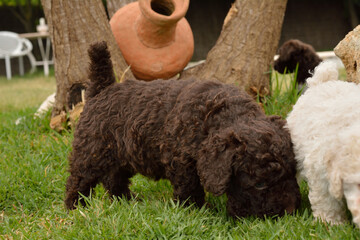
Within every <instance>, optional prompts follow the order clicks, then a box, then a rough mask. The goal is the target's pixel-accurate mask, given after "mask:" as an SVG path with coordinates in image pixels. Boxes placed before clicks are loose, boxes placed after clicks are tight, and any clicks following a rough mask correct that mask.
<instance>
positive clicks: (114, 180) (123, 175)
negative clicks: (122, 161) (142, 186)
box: [101, 169, 134, 199]
mask: <svg viewBox="0 0 360 240" xmlns="http://www.w3.org/2000/svg"><path fill="white" fill-rule="evenodd" d="M133 175H134V174H133V173H132V172H130V171H128V170H126V169H116V170H115V169H112V170H111V172H109V174H107V175H106V176H104V177H103V178H102V180H101V182H102V183H103V185H104V187H105V189H106V190H107V191H108V192H109V194H110V196H116V197H122V196H124V197H126V198H128V199H129V198H130V197H131V192H130V189H129V184H130V178H131V177H132V176H133Z"/></svg>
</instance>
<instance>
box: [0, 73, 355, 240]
mask: <svg viewBox="0 0 360 240" xmlns="http://www.w3.org/2000/svg"><path fill="white" fill-rule="evenodd" d="M39 78H40V76H36V77H34V78H29V79H21V78H19V79H16V80H14V82H13V83H12V84H14V86H13V88H12V89H9V90H8V91H9V92H8V93H7V94H10V95H11V94H14V95H16V92H17V91H18V90H17V87H16V85H19V86H23V85H26V84H28V87H29V88H32V86H31V85H32V83H34V85H37V84H39V82H47V81H48V80H46V79H39ZM50 81H53V80H50ZM281 81H282V75H279V76H278V82H279V83H280V82H281ZM7 84H10V83H8V82H7V80H6V81H3V79H0V89H2V87H3V86H4V85H7ZM39 85H41V84H39ZM290 86H293V85H290ZM278 87H279V86H274V88H273V94H272V96H271V97H268V98H267V99H266V101H267V102H266V104H265V106H264V108H265V109H267V111H282V109H283V108H284V107H285V106H288V105H291V104H292V103H290V100H288V103H287V101H286V98H287V97H285V96H288V97H290V96H289V93H288V91H292V92H293V93H294V89H291V87H290V88H285V89H282V90H281V91H279V93H278V94H275V93H274V92H276V91H278V90H279V89H278V90H276V88H278ZM11 92H12V93H11ZM34 95H37V93H34ZM45 95H46V94H45ZM34 97H35V98H36V101H34V104H33V103H31V104H29V103H28V101H24V102H23V103H21V105H22V106H24V107H23V108H21V109H18V108H10V109H8V107H7V106H4V105H3V102H2V101H0V109H1V111H0V239H360V233H359V231H358V230H357V229H356V228H355V227H354V226H353V225H352V224H344V225H339V226H329V225H328V224H325V223H321V222H319V221H317V220H314V218H313V217H312V215H311V208H310V205H309V202H308V199H307V193H308V189H307V185H306V184H305V183H302V184H301V192H302V198H303V201H302V206H301V208H300V209H299V210H298V211H297V213H296V214H294V215H286V216H284V217H282V218H277V219H276V218H266V219H256V218H253V217H250V218H242V219H236V220H234V219H231V218H229V217H228V216H227V214H226V196H221V197H214V196H212V195H211V194H207V196H206V200H207V202H208V203H209V204H208V206H206V207H203V208H201V209H199V208H196V207H194V206H190V207H184V206H179V205H178V204H176V203H174V202H173V201H172V187H171V185H170V183H169V181H167V180H161V181H158V182H155V181H152V180H149V179H148V178H145V177H142V176H140V175H136V176H135V177H134V178H133V179H132V186H131V190H132V191H133V192H134V193H135V194H136V197H135V198H134V199H133V200H130V201H127V200H123V199H116V200H114V201H111V200H110V198H109V197H108V196H107V194H106V193H105V191H104V189H103V187H102V186H98V187H96V189H95V191H94V192H93V194H92V197H91V198H90V199H87V202H88V203H89V204H88V207H85V208H83V207H80V208H79V209H76V210H74V211H70V212H67V211H66V210H65V208H64V203H63V199H64V191H65V182H66V178H67V177H68V173H67V171H66V170H67V167H68V162H67V156H68V154H69V152H70V151H71V142H72V139H73V134H72V132H71V131H65V132H63V133H62V134H61V135H60V134H58V133H57V132H55V131H53V130H51V129H50V128H49V127H48V126H49V116H50V113H48V114H47V116H46V117H45V118H44V119H34V118H33V113H34V111H35V110H36V108H37V107H38V105H39V104H40V103H41V102H42V100H43V97H40V96H34ZM0 98H1V95H0ZM19 98H22V96H19ZM295 98H296V97H295V96H291V99H292V100H291V101H294V99H295ZM274 102H277V103H274ZM10 105H11V104H10ZM268 106H271V107H268ZM288 109H291V107H289V108H288ZM273 113H278V112H273ZM281 114H285V112H283V113H281ZM21 116H23V117H24V119H23V121H22V122H21V123H20V124H18V125H16V124H15V120H16V119H17V118H19V117H21Z"/></svg>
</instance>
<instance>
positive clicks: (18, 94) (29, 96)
mask: <svg viewBox="0 0 360 240" xmlns="http://www.w3.org/2000/svg"><path fill="white" fill-rule="evenodd" d="M55 90H56V83H55V78H54V76H53V71H51V73H50V75H49V76H48V77H45V76H44V73H43V72H42V71H37V72H36V73H34V74H32V75H29V74H27V75H25V76H24V77H19V76H13V78H12V79H11V80H7V79H6V78H5V77H0V111H1V112H3V111H12V110H22V109H24V108H27V107H39V105H40V104H41V103H42V101H44V100H45V99H46V97H47V96H49V95H50V94H52V93H54V92H55Z"/></svg>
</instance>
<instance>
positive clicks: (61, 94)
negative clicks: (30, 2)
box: [41, 0, 134, 117]
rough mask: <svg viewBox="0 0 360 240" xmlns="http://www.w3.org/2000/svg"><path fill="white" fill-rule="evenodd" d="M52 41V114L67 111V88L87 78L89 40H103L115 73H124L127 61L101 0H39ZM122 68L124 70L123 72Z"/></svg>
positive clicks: (128, 76) (126, 74) (85, 81)
mask: <svg viewBox="0 0 360 240" xmlns="http://www.w3.org/2000/svg"><path fill="white" fill-rule="evenodd" d="M41 3H42V5H43V8H44V13H45V17H46V19H47V22H48V25H49V32H50V36H51V40H52V44H53V52H54V60H55V78H56V85H57V88H56V99H55V104H54V108H53V111H52V117H55V116H58V115H60V114H61V113H62V112H69V110H70V109H71V106H69V90H70V89H71V87H72V86H74V85H76V84H85V85H87V82H88V63H89V57H88V54H87V50H88V47H89V45H90V44H92V43H93V42H96V41H101V40H106V41H107V43H108V46H109V50H110V52H111V55H112V62H113V65H114V70H115V73H116V74H117V77H119V78H120V77H121V76H122V75H123V74H124V75H125V77H126V78H134V77H133V75H132V73H131V71H125V70H126V69H127V67H128V66H127V64H126V62H125V60H124V59H123V57H122V54H121V52H120V50H119V48H118V46H117V44H116V41H115V38H114V36H113V34H112V32H111V29H110V25H109V21H108V18H107V16H106V12H105V8H104V6H103V4H102V1H101V0H88V1H71V0H41ZM124 72H125V73H124Z"/></svg>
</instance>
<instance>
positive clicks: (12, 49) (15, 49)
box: [0, 31, 36, 79]
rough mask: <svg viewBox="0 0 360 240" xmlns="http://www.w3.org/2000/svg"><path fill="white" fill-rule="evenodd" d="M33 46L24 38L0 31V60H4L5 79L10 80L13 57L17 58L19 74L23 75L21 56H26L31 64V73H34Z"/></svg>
mask: <svg viewBox="0 0 360 240" xmlns="http://www.w3.org/2000/svg"><path fill="white" fill-rule="evenodd" d="M32 49H33V46H32V44H31V42H30V41H29V40H28V39H26V38H21V37H19V35H18V34H17V33H14V32H8V31H0V59H5V67H6V77H7V79H11V62H10V59H11V58H14V57H18V58H19V72H20V75H24V60H23V56H25V55H26V56H28V57H29V60H30V64H31V73H32V72H34V71H35V61H36V60H35V57H34V55H33V54H32V52H31V51H32Z"/></svg>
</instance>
